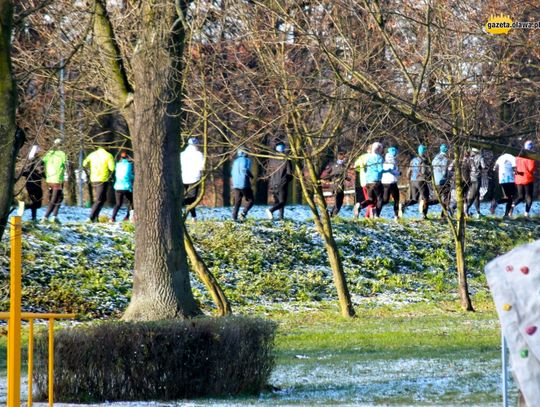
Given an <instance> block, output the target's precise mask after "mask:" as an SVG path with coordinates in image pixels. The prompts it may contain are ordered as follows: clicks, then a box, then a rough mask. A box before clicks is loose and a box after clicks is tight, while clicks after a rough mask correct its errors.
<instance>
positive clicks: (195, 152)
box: [180, 137, 205, 220]
mask: <svg viewBox="0 0 540 407" xmlns="http://www.w3.org/2000/svg"><path fill="white" fill-rule="evenodd" d="M198 145H199V140H198V139H197V138H196V137H190V138H189V140H188V145H187V147H186V148H185V150H184V151H182V152H181V153H180V165H181V168H182V183H183V184H184V200H183V201H182V206H184V207H187V206H189V205H191V204H192V203H193V202H195V201H196V200H197V197H198V196H199V188H200V185H201V178H202V173H203V170H204V161H205V160H204V154H203V153H202V152H201V151H200V150H199V147H198ZM189 213H190V214H191V218H192V219H193V220H197V211H196V210H195V208H191V210H190V211H189Z"/></svg>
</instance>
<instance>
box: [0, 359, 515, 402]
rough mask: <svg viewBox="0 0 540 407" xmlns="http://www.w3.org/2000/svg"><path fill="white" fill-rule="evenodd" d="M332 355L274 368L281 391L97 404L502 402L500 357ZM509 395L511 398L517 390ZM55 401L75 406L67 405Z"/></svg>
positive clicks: (274, 381)
mask: <svg viewBox="0 0 540 407" xmlns="http://www.w3.org/2000/svg"><path fill="white" fill-rule="evenodd" d="M359 353H360V352H359ZM334 357H335V355H332V354H322V355H318V356H316V357H310V356H306V355H296V356H295V358H296V359H297V360H296V361H295V362H294V363H292V362H291V364H283V365H278V366H277V368H276V370H275V371H274V374H273V376H272V379H271V384H272V385H274V386H276V387H279V388H280V390H279V391H275V392H272V393H265V394H263V395H261V396H259V397H245V398H235V399H202V400H197V401H188V400H182V401H176V402H131V403H129V402H116V403H104V404H96V405H100V406H105V405H106V406H114V407H136V406H148V407H150V406H193V407H202V406H214V407H229V406H250V405H256V404H257V405H268V406H313V405H316V406H329V405H339V406H351V407H352V406H363V407H367V406H389V405H391V406H400V407H405V406H471V407H472V406H478V407H491V406H493V407H494V406H498V405H500V404H501V402H500V401H497V398H498V396H500V394H501V393H500V375H499V369H500V360H498V359H493V360H481V359H478V357H477V356H475V355H463V357H462V358H457V359H452V360H449V359H445V358H441V359H435V358H432V359H410V358H403V359H397V360H362V359H361V358H359V357H358V355H350V359H349V360H347V361H343V360H341V362H340V363H339V364H336V363H335V360H333V358H334ZM23 386H25V384H24V383H23ZM2 390H4V389H2ZM24 390H25V389H23V392H24ZM479 391H481V392H482V394H483V395H484V397H486V398H487V399H486V400H478V392H479ZM4 394H5V393H4ZM4 397H5V396H4ZM511 397H512V399H515V397H516V395H515V392H513V393H512V394H511ZM23 398H25V394H23ZM471 398H472V399H474V401H473V400H472V399H471ZM488 399H489V400H488ZM1 401H4V400H1ZM35 405H38V406H39V405H43V406H44V405H45V404H44V403H36V404H35ZM56 405H57V406H65V407H67V406H74V404H66V403H57V404H56Z"/></svg>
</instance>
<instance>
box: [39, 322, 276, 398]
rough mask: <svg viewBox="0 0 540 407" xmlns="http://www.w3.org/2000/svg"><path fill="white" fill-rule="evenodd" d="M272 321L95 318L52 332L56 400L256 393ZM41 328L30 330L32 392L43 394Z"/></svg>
mask: <svg viewBox="0 0 540 407" xmlns="http://www.w3.org/2000/svg"><path fill="white" fill-rule="evenodd" d="M275 331H276V324H275V323H274V322H271V321H267V320H262V319H256V318H246V317H228V318H199V319H193V320H185V321H179V320H174V321H158V322H102V323H99V324H91V325H79V326H77V327H72V328H65V329H61V330H58V332H56V333H55V342H54V349H55V372H54V398H55V401H59V402H89V401H114V400H126V401H129V400H176V399H182V398H193V397H200V396H224V395H237V394H256V393H258V392H260V391H261V390H262V389H264V388H265V386H266V385H267V381H268V379H269V377H270V374H271V372H272V369H273V366H274V355H273V346H274V336H275ZM47 346H48V339H47V335H46V334H45V333H43V334H41V335H38V336H37V337H36V345H35V355H36V362H35V364H36V368H35V374H34V381H35V390H36V393H37V394H36V397H37V398H39V399H45V398H46V397H47V357H48V354H47Z"/></svg>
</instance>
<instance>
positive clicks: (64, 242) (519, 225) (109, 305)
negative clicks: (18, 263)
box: [0, 207, 540, 406]
mask: <svg viewBox="0 0 540 407" xmlns="http://www.w3.org/2000/svg"><path fill="white" fill-rule="evenodd" d="M263 209H264V208H262V207H261V208H255V210H254V211H253V214H252V217H251V219H249V220H248V221H246V222H245V223H242V224H237V223H233V222H231V221H228V220H225V219H226V218H227V214H228V212H227V211H226V210H213V209H210V208H208V209H206V208H202V209H201V211H200V217H201V221H199V222H197V223H190V224H189V229H190V232H191V233H192V235H193V237H194V240H195V242H196V244H197V246H198V248H199V250H200V252H201V253H202V255H203V257H204V258H205V260H206V262H207V264H208V266H209V267H210V269H211V270H212V272H213V273H214V274H215V275H216V276H217V277H218V278H219V279H220V281H221V282H222V284H223V287H224V289H225V291H226V293H227V294H228V296H229V298H230V299H231V301H232V303H233V309H234V311H235V312H237V313H242V314H247V315H256V316H263V317H267V318H270V319H273V320H275V321H277V322H278V323H279V328H278V334H277V337H276V368H275V371H274V373H273V375H272V378H271V382H270V384H271V385H272V386H273V388H274V389H273V391H269V392H265V393H263V394H261V395H259V396H257V397H244V398H234V399H227V398H225V399H211V400H190V401H187V400H183V401H178V402H176V404H180V405H187V406H190V405H192V406H199V405H214V406H233V405H253V404H263V405H279V406H288V405H290V406H301V405H325V406H326V405H340V406H384V405H389V406H424V405H425V406H495V405H499V404H500V402H501V400H502V399H501V397H502V396H501V390H500V385H501V379H500V371H501V360H500V331H499V325H498V320H497V316H496V314H495V312H494V309H493V304H492V301H491V297H490V294H489V290H488V288H487V285H486V282H485V278H484V275H483V266H484V265H485V264H486V262H487V261H489V260H490V259H492V258H493V257H495V256H496V255H498V254H501V253H504V252H506V251H507V250H509V249H511V248H512V247H515V246H516V245H519V244H521V243H525V242H528V241H531V240H535V239H538V238H540V220H538V219H535V218H533V219H532V220H528V219H523V218H519V217H518V218H517V219H514V220H502V219H500V218H496V217H486V218H483V219H480V220H471V221H470V222H469V224H468V237H469V245H468V257H467V261H468V264H469V278H470V284H471V293H472V299H473V304H474V306H475V308H476V312H474V313H464V312H462V311H461V310H460V308H459V303H458V301H457V295H456V289H455V285H456V282H455V270H454V269H453V265H452V246H451V239H450V235H449V233H448V228H447V227H446V225H445V224H444V222H440V221H438V220H436V219H435V218H436V216H435V215H434V216H433V218H434V219H433V220H431V221H428V222H422V221H418V220H416V219H415V217H416V216H418V214H417V212H415V211H412V210H411V211H410V212H409V214H410V215H409V216H410V217H408V218H407V219H404V220H403V221H401V222H394V221H390V220H379V221H367V220H360V221H355V220H352V219H350V218H349V217H348V216H349V214H348V212H349V211H350V208H346V209H345V211H344V216H343V218H340V219H337V220H336V222H335V231H336V239H337V241H338V244H339V246H340V250H341V252H342V255H343V259H344V266H345V270H346V272H347V276H348V279H349V284H350V288H351V292H352V297H353V302H354V304H355V307H356V311H357V318H354V319H345V318H343V317H341V316H340V315H339V312H338V309H337V304H336V300H335V293H334V290H333V286H332V283H331V279H330V273H329V269H328V267H327V265H326V262H325V257H324V251H323V250H322V245H321V242H320V239H319V238H318V236H317V234H316V232H315V231H314V229H313V224H312V222H311V221H310V220H309V214H308V213H307V211H306V210H305V209H304V208H302V207H294V208H291V210H290V212H289V213H290V214H291V215H292V216H291V217H292V218H293V220H289V221H285V222H276V223H272V222H270V221H268V220H265V219H264V211H263ZM535 209H536V210H538V209H540V208H537V207H535ZM86 212H87V210H84V209H76V208H65V210H64V213H63V216H64V222H65V223H64V224H62V225H54V224H45V225H41V224H38V225H33V224H29V223H25V226H24V231H25V244H24V263H25V271H24V281H23V284H24V285H25V291H24V298H23V303H24V304H26V307H27V309H28V310H33V311H45V310H53V311H60V312H61V311H75V312H77V313H79V315H81V319H82V320H92V319H102V318H110V317H115V316H118V315H119V314H120V313H121V311H122V309H123V308H124V307H125V305H126V304H127V302H128V301H129V295H130V287H131V280H130V270H131V269H132V266H133V255H132V249H133V246H132V245H133V241H132V234H133V227H132V225H130V224H128V223H118V224H108V223H100V224H87V223H84V218H85V216H86V215H87V213H86ZM434 212H435V211H434ZM533 212H534V210H533ZM105 214H107V213H105ZM61 216H62V215H61ZM210 248H211V250H210ZM6 254H7V249H3V252H2V255H3V257H0V259H1V258H3V260H2V262H3V263H2V267H4V268H5V267H6V266H7V264H6V261H7V260H6V258H5V257H6V256H5V255H6ZM6 282H7V279H6V274H5V273H4V281H3V282H2V287H3V295H2V297H1V298H0V300H1V302H2V308H4V309H6V306H7V292H6V286H5V284H6ZM192 282H193V288H194V292H195V295H196V297H197V300H198V301H199V302H200V304H201V306H202V307H203V308H204V309H205V310H206V311H207V312H208V313H211V312H212V304H211V301H210V299H209V298H208V296H207V295H206V293H205V290H204V287H203V286H202V285H201V284H200V283H199V282H198V281H197V280H196V278H194V279H193V280H192ZM4 333H5V332H4ZM3 338H4V337H3ZM0 351H2V352H3V353H4V354H5V341H4V342H2V346H1V348H0ZM0 359H1V360H5V358H3V357H2V355H0ZM2 388H3V386H2V385H0V393H2V392H3V390H2ZM512 395H513V396H515V387H512ZM4 397H5V395H4ZM169 404H172V403H161V402H156V403H121V404H118V406H122V405H126V406H127V405H129V406H135V405H169ZM115 405H116V403H115Z"/></svg>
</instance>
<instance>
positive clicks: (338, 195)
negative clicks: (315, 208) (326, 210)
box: [330, 189, 345, 216]
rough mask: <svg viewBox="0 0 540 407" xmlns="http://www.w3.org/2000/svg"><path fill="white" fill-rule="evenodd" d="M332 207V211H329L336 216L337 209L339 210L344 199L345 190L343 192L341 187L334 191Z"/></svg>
mask: <svg viewBox="0 0 540 407" xmlns="http://www.w3.org/2000/svg"><path fill="white" fill-rule="evenodd" d="M334 200H335V204H334V208H333V209H332V213H330V215H331V216H336V215H337V214H338V213H339V211H340V210H341V207H342V206H343V201H344V200H345V192H343V190H342V189H337V190H335V191H334Z"/></svg>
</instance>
